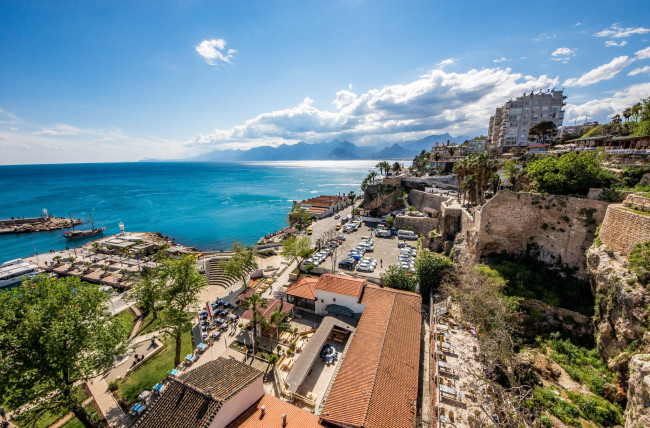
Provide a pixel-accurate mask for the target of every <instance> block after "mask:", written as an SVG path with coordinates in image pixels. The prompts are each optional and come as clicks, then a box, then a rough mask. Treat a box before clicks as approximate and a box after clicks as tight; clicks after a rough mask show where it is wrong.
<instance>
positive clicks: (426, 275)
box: [415, 251, 454, 302]
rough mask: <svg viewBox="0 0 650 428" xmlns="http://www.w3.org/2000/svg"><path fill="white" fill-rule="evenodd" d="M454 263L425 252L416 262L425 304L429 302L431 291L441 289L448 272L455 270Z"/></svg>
mask: <svg viewBox="0 0 650 428" xmlns="http://www.w3.org/2000/svg"><path fill="white" fill-rule="evenodd" d="M453 267H454V264H453V262H452V261H451V260H450V259H449V258H448V257H445V256H443V255H440V254H436V253H432V252H429V251H425V252H424V253H423V254H422V255H421V256H420V257H419V258H418V259H417V261H416V262H415V271H416V274H417V277H418V280H419V282H420V294H421V295H422V298H423V302H428V301H429V296H430V294H431V290H437V289H438V287H440V281H441V279H442V276H443V275H444V274H445V272H446V271H448V270H449V269H451V268H453Z"/></svg>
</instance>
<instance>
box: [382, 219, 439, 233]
mask: <svg viewBox="0 0 650 428" xmlns="http://www.w3.org/2000/svg"><path fill="white" fill-rule="evenodd" d="M393 227H394V228H395V229H397V230H402V229H404V230H412V231H413V232H415V234H416V235H423V234H426V233H429V232H430V231H432V230H435V229H437V228H438V219H437V218H431V217H410V216H406V215H398V216H397V217H395V223H394V224H393ZM409 228H411V229H409Z"/></svg>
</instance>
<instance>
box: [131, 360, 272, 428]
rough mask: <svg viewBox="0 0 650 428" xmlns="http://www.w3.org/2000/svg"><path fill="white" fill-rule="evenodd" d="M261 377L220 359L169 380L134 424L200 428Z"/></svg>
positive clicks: (148, 427) (143, 427)
mask: <svg viewBox="0 0 650 428" xmlns="http://www.w3.org/2000/svg"><path fill="white" fill-rule="evenodd" d="M261 376H263V373H262V372H261V371H259V370H257V369H254V368H253V367H251V366H248V365H246V364H244V363H241V362H239V361H237V360H235V359H231V358H223V357H219V358H218V359H216V360H214V361H210V362H207V363H205V364H204V365H202V366H200V367H197V368H196V369H194V370H192V371H190V372H187V373H184V374H183V375H182V376H180V378H178V379H175V378H170V379H169V384H168V386H167V388H166V390H165V392H163V393H162V394H161V395H160V397H159V398H158V399H156V401H154V402H153V404H152V405H151V407H149V409H148V410H147V411H146V412H145V413H144V415H142V417H141V418H140V419H139V420H138V421H137V422H136V423H135V425H134V427H137V428H159V427H174V428H202V427H208V426H210V424H211V423H212V420H213V419H214V417H215V415H216V414H217V412H218V411H219V409H220V408H221V405H222V404H223V403H224V402H225V401H227V400H228V399H230V398H231V397H232V396H234V395H236V394H237V393H238V392H240V391H241V390H243V389H244V388H246V387H247V386H248V385H250V384H251V383H252V382H253V381H255V380H256V379H257V378H259V377H261Z"/></svg>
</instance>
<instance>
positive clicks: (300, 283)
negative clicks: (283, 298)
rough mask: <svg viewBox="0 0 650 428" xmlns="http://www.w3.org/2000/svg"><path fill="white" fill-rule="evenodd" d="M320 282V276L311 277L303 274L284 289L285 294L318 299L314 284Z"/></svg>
mask: <svg viewBox="0 0 650 428" xmlns="http://www.w3.org/2000/svg"><path fill="white" fill-rule="evenodd" d="M317 282H318V278H309V277H307V276H301V277H300V278H298V280H297V281H294V282H293V283H291V284H290V285H289V287H288V288H287V289H286V290H285V291H284V294H288V295H290V296H296V297H302V298H303V299H308V300H316V296H315V295H314V286H315V285H316V283H317Z"/></svg>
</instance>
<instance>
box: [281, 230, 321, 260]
mask: <svg viewBox="0 0 650 428" xmlns="http://www.w3.org/2000/svg"><path fill="white" fill-rule="evenodd" d="M313 249H314V248H313V246H312V243H311V239H310V238H309V236H301V237H299V238H294V237H293V236H292V237H289V238H287V239H285V240H284V242H282V251H281V253H280V254H282V257H284V258H285V259H293V258H297V259H304V258H305V257H307V256H309V254H310V253H311V252H312V250H313Z"/></svg>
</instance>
